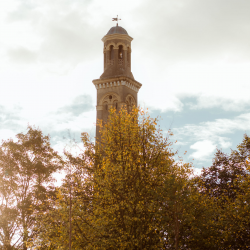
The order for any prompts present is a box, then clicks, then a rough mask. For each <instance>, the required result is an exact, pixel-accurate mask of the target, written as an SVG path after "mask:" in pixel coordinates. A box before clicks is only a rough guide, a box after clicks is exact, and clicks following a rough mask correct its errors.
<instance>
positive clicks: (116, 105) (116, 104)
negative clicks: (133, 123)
mask: <svg viewBox="0 0 250 250" xmlns="http://www.w3.org/2000/svg"><path fill="white" fill-rule="evenodd" d="M113 108H115V109H116V110H118V101H117V100H114V102H113Z"/></svg>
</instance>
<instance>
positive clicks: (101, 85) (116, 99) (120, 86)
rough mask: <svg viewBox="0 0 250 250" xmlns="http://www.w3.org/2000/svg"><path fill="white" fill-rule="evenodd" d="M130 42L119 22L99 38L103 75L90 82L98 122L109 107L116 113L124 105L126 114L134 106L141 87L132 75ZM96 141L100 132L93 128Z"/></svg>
mask: <svg viewBox="0 0 250 250" xmlns="http://www.w3.org/2000/svg"><path fill="white" fill-rule="evenodd" d="M116 21H117V20H116ZM132 40H133V38H132V37H130V36H129V35H128V33H127V31H126V30H125V29H124V28H122V27H120V26H118V23H117V26H115V27H112V28H111V29H110V30H109V32H108V33H107V34H106V35H105V36H104V37H103V38H102V41H103V43H104V49H103V54H104V72H103V74H102V75H101V76H100V78H99V79H95V80H93V84H94V85H95V87H96V89H97V105H96V111H97V114H96V119H97V120H102V121H104V122H106V121H107V119H108V114H109V109H110V108H111V107H114V108H116V109H117V110H119V109H120V108H121V107H122V106H126V107H127V109H128V111H129V110H131V108H132V106H133V105H135V106H137V93H138V91H139V89H140V88H141V86H142V84H141V83H139V82H137V81H136V80H135V79H134V76H133V74H132V72H131V51H132V50H131V41H132ZM98 138H99V129H98V127H96V139H98Z"/></svg>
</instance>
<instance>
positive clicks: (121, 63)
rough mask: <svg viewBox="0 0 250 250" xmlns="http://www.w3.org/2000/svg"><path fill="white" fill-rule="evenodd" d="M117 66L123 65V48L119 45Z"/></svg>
mask: <svg viewBox="0 0 250 250" xmlns="http://www.w3.org/2000/svg"><path fill="white" fill-rule="evenodd" d="M118 64H119V65H123V46H122V45H119V47H118Z"/></svg>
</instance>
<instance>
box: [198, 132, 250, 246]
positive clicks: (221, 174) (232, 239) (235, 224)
mask: <svg viewBox="0 0 250 250" xmlns="http://www.w3.org/2000/svg"><path fill="white" fill-rule="evenodd" d="M249 155H250V138H249V137H248V136H247V135H246V134H245V135H244V138H243V142H242V143H241V144H240V145H238V146H237V150H232V151H231V154H230V155H227V154H225V153H223V152H222V151H221V150H217V152H216V154H215V158H214V160H213V164H212V166H211V167H209V168H207V169H203V171H202V174H201V176H200V187H201V190H202V193H203V194H207V195H209V197H210V198H211V199H214V200H215V203H214V204H215V207H217V210H219V213H217V216H216V217H215V218H214V223H215V224H216V227H217V232H218V233H217V236H216V237H217V240H218V246H217V248H218V249H229V248H230V249H248V247H249V245H250V243H249V241H248V240H247V239H248V238H249V232H250V222H249V221H250V220H249V216H248V214H247V212H249V209H248V207H249V202H250V200H249V186H248V184H249V167H248V164H247V160H248V159H249Z"/></svg>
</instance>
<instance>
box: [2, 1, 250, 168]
mask: <svg viewBox="0 0 250 250" xmlns="http://www.w3.org/2000/svg"><path fill="white" fill-rule="evenodd" d="M249 13H250V1H249V0H209V1H208V0H157V1H153V0H136V1H134V0H53V1H52V0H40V1H35V0H8V1H6V0H0V86H1V89H0V139H7V138H10V137H14V136H15V134H17V133H19V132H25V131H26V128H27V125H28V124H30V125H35V126H37V127H39V128H40V129H42V131H43V132H44V133H45V134H48V133H49V134H50V135H51V140H52V144H53V146H54V147H55V149H57V150H62V148H63V147H64V146H65V143H67V138H69V136H71V137H72V138H75V139H76V140H77V141H79V140H80V139H79V138H80V133H81V132H83V131H87V132H89V133H90V135H91V136H92V137H94V136H95V117H96V111H95V105H96V89H95V87H94V85H93V84H92V80H93V79H97V78H99V77H100V75H101V74H102V72H103V43H102V41H101V39H102V37H103V36H105V34H106V33H107V32H108V31H109V29H110V28H111V27H112V26H114V25H115V23H114V22H112V21H111V20H112V17H116V15H117V14H118V15H119V17H120V18H121V19H122V20H121V21H120V22H119V25H120V26H122V27H123V28H125V29H126V30H127V32H128V34H129V35H130V36H132V37H133V38H134V40H133V42H132V72H133V74H134V77H135V79H136V80H137V81H139V82H141V83H142V88H141V89H140V91H139V93H138V99H139V104H140V105H141V106H142V107H143V108H149V110H150V114H151V116H153V117H156V116H161V119H160V125H161V128H162V129H163V131H164V132H166V131H167V130H168V129H169V128H171V129H172V131H173V132H174V140H177V141H178V142H177V144H176V146H175V147H176V148H177V149H179V152H180V154H183V153H184V151H186V150H187V154H186V155H185V157H184V159H185V161H192V162H193V163H194V166H195V167H196V168H201V167H203V166H204V167H208V166H210V165H211V162H212V158H213V155H214V153H215V150H216V148H219V149H222V150H223V151H224V152H230V148H232V149H235V148H236V145H237V144H239V143H240V142H241V141H242V139H243V134H244V133H247V134H248V135H249V134H250V94H249V93H250V14H249ZM69 134H70V135H69Z"/></svg>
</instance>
